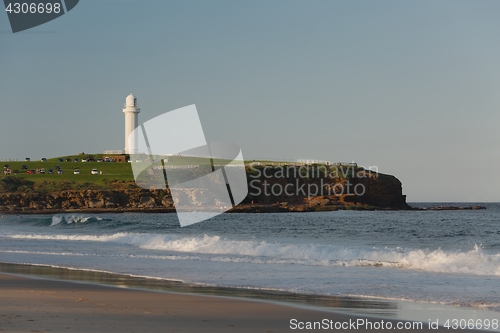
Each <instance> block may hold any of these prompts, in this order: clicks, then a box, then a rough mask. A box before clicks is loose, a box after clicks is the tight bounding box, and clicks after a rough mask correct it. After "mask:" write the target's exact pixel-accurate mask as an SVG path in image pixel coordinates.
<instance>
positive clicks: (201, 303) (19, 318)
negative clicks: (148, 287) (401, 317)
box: [0, 273, 435, 333]
mask: <svg viewBox="0 0 500 333" xmlns="http://www.w3.org/2000/svg"><path fill="white" fill-rule="evenodd" d="M0 318H1V320H0V331H2V332H82V333H83V332H136V333H138V332H265V333H271V332H272V333H277V332H290V331H295V330H300V329H299V327H300V325H301V324H299V323H300V322H302V323H303V325H304V327H307V322H321V323H323V325H324V326H325V325H326V324H324V323H325V319H326V320H328V321H332V322H330V323H335V322H353V321H358V320H360V319H362V320H365V321H370V322H371V323H372V324H373V325H377V323H379V324H380V322H381V319H376V318H367V317H362V316H356V315H346V314H338V313H333V312H327V311H320V310H313V309H304V308H300V307H294V306H286V305H282V304H274V303H270V302H262V301H252V300H243V299H238V298H229V297H214V296H202V295H190V294H177V293H165V292H154V291H145V290H134V289H124V288H118V287H110V286H102V285H96V284H87V283H78V282H67V281H58V280H47V279H39V278H32V277H29V276H20V275H12V274H4V273H2V274H0ZM291 319H296V322H294V324H293V325H291V322H290V320H291ZM387 322H389V321H388V320H384V323H385V325H387ZM390 322H391V323H392V325H393V329H395V328H396V325H397V321H390ZM333 325H334V324H333ZM291 326H293V327H294V328H295V329H292V328H291ZM325 327H326V326H325ZM325 327H323V329H322V331H323V330H332V329H331V328H326V329H325ZM351 330H353V329H352V327H351ZM356 330H357V331H360V332H369V331H380V329H379V330H369V329H366V327H358V329H356ZM307 331H310V330H307ZM411 331H419V332H427V331H435V330H429V329H428V327H427V323H424V325H423V328H422V329H414V330H411Z"/></svg>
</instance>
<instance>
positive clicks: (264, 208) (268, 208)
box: [0, 205, 487, 215]
mask: <svg viewBox="0 0 500 333" xmlns="http://www.w3.org/2000/svg"><path fill="white" fill-rule="evenodd" d="M483 209H487V208H486V207H485V206H480V205H473V206H472V205H468V206H431V207H426V208H418V207H410V208H409V209H397V208H384V207H366V206H357V205H346V206H340V205H339V206H317V207H310V206H295V207H294V206H292V207H283V206H280V205H239V206H236V207H234V208H233V209H230V210H228V211H226V212H225V213H239V214H245V213H256V214H265V213H311V212H335V211H339V210H350V211H402V210H404V211H456V210H460V211H463V210H483ZM176 212H177V211H176V209H175V208H174V207H170V208H165V207H162V208H77V209H30V208H27V207H24V208H20V209H18V210H8V211H7V210H5V211H3V210H0V214H1V215H53V214H75V213H76V214H78V213H90V214H105V213H109V214H112V213H116V214H121V213H145V214H154V213H162V214H163V213H176Z"/></svg>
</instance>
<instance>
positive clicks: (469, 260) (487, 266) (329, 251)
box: [4, 217, 500, 276]
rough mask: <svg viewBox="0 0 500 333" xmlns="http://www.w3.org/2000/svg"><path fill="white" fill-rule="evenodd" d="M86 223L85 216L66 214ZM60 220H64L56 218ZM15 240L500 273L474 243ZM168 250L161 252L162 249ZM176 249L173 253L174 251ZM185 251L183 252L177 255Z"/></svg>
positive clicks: (194, 255) (498, 264)
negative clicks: (466, 246)
mask: <svg viewBox="0 0 500 333" xmlns="http://www.w3.org/2000/svg"><path fill="white" fill-rule="evenodd" d="M64 222H65V223H79V222H80V223H85V222H86V220H85V218H78V219H72V218H71V217H70V218H65V219H64ZM57 223H62V220H61V221H59V222H57ZM4 237H7V238H14V239H38V240H61V241H94V242H110V243H118V244H126V245H131V246H136V247H138V248H141V249H147V250H157V251H159V253H160V254H159V255H157V256H148V257H155V258H156V259H165V260H182V259H190V260H209V261H227V262H249V263H264V264H298V265H309V266H374V267H392V268H398V269H410V270H421V271H428V272H436V273H451V274H455V273H456V274H469V275H490V276H500V254H488V253H485V252H484V251H483V249H482V247H481V246H479V245H474V246H473V247H472V248H471V249H470V250H468V251H445V250H441V249H437V250H427V249H404V248H372V247H346V246H335V245H323V244H286V243H277V242H276V243H275V242H267V241H247V240H245V241H242V240H231V239H227V238H223V237H220V236H216V235H215V236H211V235H204V236H181V235H172V234H166V235H165V234H164V235H158V234H146V233H142V234H141V233H128V232H120V233H115V234H111V235H102V236H96V235H63V234H59V235H42V234H14V235H10V236H8V235H5V236H4ZM165 251H167V252H169V253H168V254H167V255H162V254H161V252H165ZM172 252H174V253H173V254H172ZM179 254H183V255H179Z"/></svg>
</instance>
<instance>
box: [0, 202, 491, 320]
mask: <svg viewBox="0 0 500 333" xmlns="http://www.w3.org/2000/svg"><path fill="white" fill-rule="evenodd" d="M447 205H449V204H447ZM455 205H459V204H455ZM482 205H484V206H486V207H487V209H486V210H460V211H334V212H315V213H272V214H267V213H260V214H231V213H229V214H227V213H226V214H222V215H220V216H217V217H215V218H212V219H210V220H207V221H204V222H202V223H198V224H194V225H191V226H189V227H184V228H181V227H180V226H179V223H178V221H177V218H176V215H175V214H146V213H125V214H57V215H6V216H4V217H3V218H1V219H0V262H7V263H23V264H36V265H49V266H56V267H67V268H72V269H80V270H96V271H105V272H113V273H121V274H127V275H134V276H142V277H153V278H161V279H168V280H178V281H183V282H186V283H194V284H199V285H205V286H217V287H237V288H243V289H246V290H248V289H251V290H256V291H259V290H266V291H269V290H271V291H273V290H274V291H283V292H291V293H297V294H304V295H323V296H351V297H357V298H364V299H373V298H376V299H385V300H407V301H415V302H418V303H416V304H419V305H422V304H424V305H425V304H429V305H432V304H445V305H453V306H458V307H461V309H465V310H467V309H469V310H470V309H485V310H490V311H493V312H492V313H495V314H499V315H500V204H496V203H488V204H482ZM414 206H430V204H414ZM497 318H498V316H497Z"/></svg>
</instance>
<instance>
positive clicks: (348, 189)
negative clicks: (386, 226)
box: [0, 167, 411, 213]
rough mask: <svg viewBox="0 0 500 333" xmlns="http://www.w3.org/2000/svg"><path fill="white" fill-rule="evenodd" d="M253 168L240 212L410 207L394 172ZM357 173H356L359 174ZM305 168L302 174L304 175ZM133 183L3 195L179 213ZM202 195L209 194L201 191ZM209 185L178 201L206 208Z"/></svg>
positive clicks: (25, 205) (50, 204)
mask: <svg viewBox="0 0 500 333" xmlns="http://www.w3.org/2000/svg"><path fill="white" fill-rule="evenodd" d="M294 170H295V171H293V170H288V171H291V172H288V173H284V172H283V170H280V169H278V168H272V169H267V170H266V167H261V168H260V169H257V168H250V170H248V171H249V172H248V174H247V177H248V184H249V194H248V196H247V198H246V199H245V200H244V201H243V202H242V203H241V204H239V205H238V206H237V207H235V208H234V209H233V211H235V212H259V211H260V212H266V211H325V210H337V209H410V208H411V207H409V206H408V205H407V204H406V197H405V196H404V195H403V194H402V186H401V182H400V181H399V180H398V179H397V178H395V177H393V176H389V175H383V174H378V173H366V172H362V170H361V171H360V169H353V170H351V171H352V172H351V173H349V174H347V173H345V172H344V173H343V174H341V175H338V174H334V173H333V172H331V170H323V171H324V172H322V173H321V172H318V173H315V170H312V172H311V170H306V171H304V170H301V171H299V173H297V172H296V171H297V170H298V169H297V168H295V169H294ZM354 171H356V172H354ZM300 172H301V173H300ZM131 187H133V184H126V186H124V188H118V189H112V190H99V189H93V190H64V191H58V192H50V193H45V192H35V191H19V190H18V191H10V192H3V193H0V211H2V212H10V213H21V212H22V213H30V212H31V213H38V212H40V213H44V212H46V213H49V212H56V211H80V210H87V211H90V210H92V211H110V212H113V211H162V212H174V211H175V207H174V201H173V200H172V197H171V195H170V191H169V190H168V189H167V190H147V189H141V188H138V187H135V188H131ZM201 193H204V194H203V195H201ZM206 199H207V191H206V189H185V191H184V193H183V195H182V197H181V198H180V201H179V202H176V203H175V204H178V205H184V204H195V205H198V206H201V205H203V204H204V201H203V200H206Z"/></svg>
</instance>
